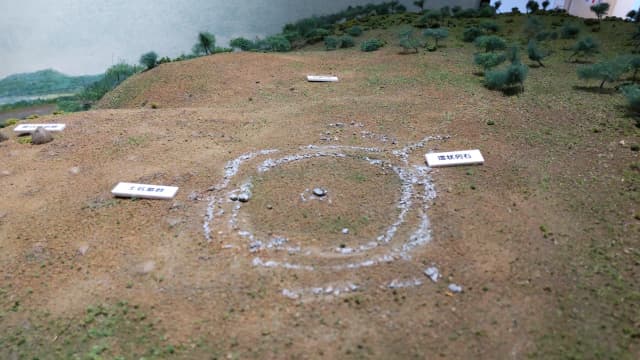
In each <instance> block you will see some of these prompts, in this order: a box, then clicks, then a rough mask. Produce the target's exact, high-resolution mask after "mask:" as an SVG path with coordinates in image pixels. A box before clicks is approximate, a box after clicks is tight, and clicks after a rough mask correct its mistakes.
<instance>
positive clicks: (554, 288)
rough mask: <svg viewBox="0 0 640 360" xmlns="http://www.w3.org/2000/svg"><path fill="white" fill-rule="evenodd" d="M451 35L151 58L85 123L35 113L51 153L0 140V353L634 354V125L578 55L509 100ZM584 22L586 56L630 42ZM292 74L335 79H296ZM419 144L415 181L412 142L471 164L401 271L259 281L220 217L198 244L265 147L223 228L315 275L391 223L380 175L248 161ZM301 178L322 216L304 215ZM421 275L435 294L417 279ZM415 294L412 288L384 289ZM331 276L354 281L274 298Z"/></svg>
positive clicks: (393, 198)
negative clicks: (315, 195) (315, 150)
mask: <svg viewBox="0 0 640 360" xmlns="http://www.w3.org/2000/svg"><path fill="white" fill-rule="evenodd" d="M523 19H524V16H521V17H520V19H519V20H517V21H516V25H512V26H513V29H514V30H513V31H514V32H519V31H520V27H519V26H521V23H522V21H524V20H523ZM503 20H504V19H502V18H500V19H499V20H498V21H499V22H500V21H503ZM508 26H509V25H507V29H508ZM462 27H463V25H462V24H459V26H458V27H457V28H456V29H457V30H455V31H453V33H452V34H451V37H450V38H449V39H448V40H447V41H445V42H444V44H446V46H445V47H443V48H441V49H438V51H435V52H424V51H421V52H420V53H419V54H409V55H402V54H399V51H400V48H399V47H397V46H394V45H392V42H393V41H395V37H394V35H393V31H394V30H393V29H389V30H386V31H383V30H374V31H371V32H368V33H366V34H365V35H363V36H364V37H373V36H380V37H382V38H385V37H386V38H387V40H388V41H389V44H388V45H387V46H385V47H384V48H382V49H381V50H379V51H377V52H372V53H363V52H360V51H359V50H339V51H333V52H325V51H322V50H321V49H320V48H317V49H313V48H312V49H310V50H308V51H300V52H292V53H287V54H259V53H234V54H220V55H213V56H206V57H202V58H198V59H195V60H190V61H183V62H177V63H169V64H164V65H161V66H159V67H158V68H156V69H153V70H151V71H147V72H144V73H142V74H139V75H136V76H134V77H132V78H130V79H128V80H127V81H126V82H125V83H123V84H122V85H121V86H120V87H119V88H117V89H116V90H114V91H113V92H112V93H110V94H108V95H107V96H106V97H105V98H103V100H102V101H101V103H100V106H99V107H100V109H97V110H92V111H88V112H81V113H74V114H68V115H59V116H53V115H51V116H43V117H40V118H39V119H37V120H31V121H32V122H34V121H39V122H55V123H66V124H67V128H66V129H65V130H64V132H61V133H54V134H53V135H54V138H55V140H54V141H53V142H51V143H48V144H44V145H40V146H35V145H31V144H29V143H27V142H26V141H21V138H18V137H16V136H14V135H12V134H11V133H12V128H13V127H8V128H5V129H2V132H3V133H4V134H5V135H8V136H9V137H10V139H9V140H8V141H5V142H2V143H0V159H1V160H0V189H1V193H2V199H1V201H0V354H2V355H0V357H2V358H5V359H18V358H20V359H21V358H25V359H27V358H29V359H31V358H34V357H38V358H74V356H75V357H77V358H91V357H94V358H97V357H101V358H107V359H108V358H117V357H118V356H122V357H123V358H126V359H129V358H131V359H134V358H135V359H138V358H142V357H145V358H200V359H204V358H328V359H331V358H383V359H390V358H419V359H425V358H429V359H433V358H451V359H474V358H486V359H506V358H512V359H522V358H544V359H547V358H576V359H578V358H614V359H634V358H638V356H639V355H640V305H639V304H640V285H639V284H640V283H639V279H640V205H639V203H640V170H639V168H640V159H639V153H638V151H637V147H634V146H633V145H636V146H637V144H639V143H640V130H639V129H638V128H637V127H636V126H635V123H634V120H633V119H632V118H631V117H630V116H629V115H628V114H627V110H626V108H625V99H624V98H623V97H622V95H620V94H618V93H616V92H615V91H613V90H611V91H608V90H605V91H598V90H597V89H594V88H592V87H591V86H594V87H597V85H598V84H596V83H595V82H594V83H588V82H584V81H582V80H578V79H577V77H576V75H575V69H576V66H577V65H576V64H575V63H570V62H566V58H567V57H568V56H569V55H570V52H567V51H563V50H562V48H563V47H568V46H570V45H571V44H572V43H573V42H574V41H573V40H558V41H557V42H555V44H556V45H554V46H555V47H556V53H555V54H554V55H553V56H551V57H550V58H548V60H547V61H546V63H545V65H546V67H545V68H534V67H532V68H531V69H530V72H529V78H528V79H527V81H526V83H525V92H524V93H522V94H520V95H518V96H504V95H502V94H501V93H500V92H496V91H490V90H487V89H486V88H484V87H483V85H482V81H481V78H480V77H478V76H477V75H474V72H477V71H478V69H477V68H476V67H475V66H474V65H473V64H472V57H473V52H474V51H475V49H474V48H473V46H472V45H469V44H466V43H462V42H461V41H460V40H459V39H460V35H459V34H458V33H461V31H462ZM601 27H602V29H601V31H600V32H598V33H597V34H595V35H594V36H596V37H598V38H601V39H604V40H607V39H610V41H609V42H608V43H607V42H605V45H604V48H605V49H606V51H605V52H603V53H602V54H600V55H598V56H599V58H602V59H605V58H607V57H608V56H610V55H611V54H614V53H618V52H622V51H625V49H626V50H629V49H630V46H629V45H628V44H627V40H626V39H627V34H628V33H630V32H631V30H632V29H633V25H632V24H626V23H622V22H604V23H603V24H602V26H601ZM620 34H622V35H620ZM525 62H526V63H528V61H525ZM307 74H335V75H337V76H339V77H340V82H338V83H327V84H320V83H308V82H306V78H305V76H306V75H307ZM608 87H611V85H608ZM336 123H340V125H338V126H336ZM427 136H442V138H441V139H440V140H435V139H434V140H430V141H428V142H427V143H426V145H425V147H424V148H422V149H418V150H416V151H414V152H413V153H411V156H410V157H409V159H408V161H409V164H410V165H411V166H414V165H415V166H424V158H423V155H424V153H426V152H427V151H454V150H464V149H476V148H477V149H480V150H481V151H482V153H483V155H484V158H485V160H486V162H485V164H484V165H483V166H473V167H456V168H442V169H437V170H436V169H433V170H432V171H431V172H430V174H429V176H430V177H431V179H432V181H433V183H434V185H435V190H436V194H437V196H436V198H435V199H434V200H431V201H429V203H428V209H427V214H428V216H429V220H430V224H431V241H430V242H429V243H428V244H426V245H423V246H420V247H418V248H417V249H414V250H413V251H411V253H410V257H407V258H406V259H398V260H396V261H393V262H389V263H382V264H378V265H375V266H370V267H362V268H359V269H354V270H335V271H329V270H327V269H326V268H324V269H319V270H318V271H301V270H295V269H287V268H283V267H273V268H271V267H261V266H255V264H254V259H255V258H256V257H261V258H265V259H266V258H268V257H269V255H268V254H269V253H266V250H259V251H257V252H250V251H249V249H248V240H243V239H242V238H241V237H239V235H237V233H235V232H234V231H229V229H228V225H227V224H226V223H215V221H214V222H213V225H212V228H213V229H212V232H211V236H212V241H211V242H209V241H207V240H206V238H205V235H204V232H203V222H204V221H205V216H206V214H207V207H208V206H209V200H210V197H211V196H214V195H215V196H217V195H219V194H223V193H224V192H217V191H218V190H216V189H215V186H216V184H219V183H220V182H221V181H222V180H223V178H224V176H225V165H226V164H227V162H229V161H230V160H233V159H236V158H238V157H239V156H241V155H242V154H247V153H252V152H257V151H261V150H265V149H278V150H280V155H275V154H272V155H268V156H263V157H261V158H260V159H256V160H252V161H248V162H247V164H246V166H244V165H243V167H242V168H241V169H240V171H239V173H238V176H237V177H234V178H233V179H232V180H231V181H232V182H233V183H232V184H231V185H230V189H231V188H232V187H233V186H240V185H241V181H242V180H243V179H246V178H247V177H251V178H252V179H253V189H252V198H251V200H250V201H249V202H248V203H246V205H243V208H242V212H241V213H240V214H239V218H238V219H239V221H241V226H242V227H247V228H249V229H251V230H252V231H253V232H255V234H263V235H265V236H270V235H274V234H275V235H278V234H283V235H286V236H287V237H289V238H290V241H291V244H290V245H296V244H299V245H301V246H304V247H306V248H311V249H317V251H318V252H319V255H318V256H317V257H316V258H315V259H316V260H317V263H316V265H318V264H319V265H323V264H332V263H333V261H335V259H332V258H330V257H328V256H327V255H326V251H325V249H326V248H330V247H340V246H343V247H345V246H346V247H348V246H354V245H356V246H357V245H359V244H361V243H362V241H360V242H359V240H358V239H361V238H370V237H375V234H378V233H380V231H381V230H382V231H383V230H384V228H385V226H386V224H388V223H390V222H392V221H393V219H395V217H396V216H397V211H398V210H397V208H396V205H395V204H396V202H397V201H398V199H399V197H400V193H401V182H400V180H399V178H398V176H397V175H396V174H395V173H393V172H390V171H386V170H385V169H384V168H381V167H378V166H375V165H371V164H370V163H367V162H366V161H361V160H362V157H363V156H365V155H366V154H362V153H358V151H355V154H354V155H353V156H352V157H349V158H347V159H334V158H317V159H310V160H305V161H300V162H291V163H288V164H285V165H282V166H279V167H276V168H273V169H272V170H270V171H268V172H264V173H258V172H257V171H256V170H255V166H256V165H259V163H260V161H262V160H264V159H266V158H274V159H275V158H278V157H280V156H284V155H289V154H296V153H299V152H300V149H302V148H304V147H306V146H308V145H323V146H328V145H336V146H350V147H366V148H370V147H375V148H378V149H380V153H379V156H380V158H381V159H382V160H388V159H391V158H393V157H394V156H393V155H392V152H393V151H394V150H398V149H402V148H403V147H405V146H407V145H411V144H414V143H417V142H420V141H421V140H423V139H424V138H425V137H427ZM632 148H633V149H636V151H633V149H632ZM120 181H126V182H139V183H147V184H161V185H171V186H179V187H180V190H179V192H178V195H177V197H176V198H175V199H174V200H172V201H158V200H141V199H137V200H132V199H116V198H113V197H112V195H111V194H110V190H111V189H112V188H113V187H114V186H115V184H117V183H118V182H120ZM318 186H319V187H323V188H326V189H327V190H328V194H327V196H328V197H330V199H331V200H332V202H331V203H329V202H327V201H320V200H314V201H307V202H303V201H301V199H300V194H301V193H302V192H304V191H305V190H306V189H313V187H318ZM417 222H418V219H417V218H415V217H409V218H407V223H408V224H409V225H415V224H416V223H417ZM343 228H348V229H349V230H350V232H349V234H346V235H345V234H342V229H343ZM397 236H398V237H404V238H407V237H408V236H410V233H408V231H407V230H402V231H400V232H399V233H398V234H397ZM243 242H244V243H245V245H246V246H226V245H228V244H236V245H237V244H242V243H243ZM262 251H265V252H264V253H261V252H262ZM320 253H322V254H324V255H322V254H320ZM297 256H298V257H299V256H300V255H296V254H287V253H286V252H284V253H280V254H278V258H279V259H280V260H282V259H289V260H290V261H291V262H295V260H296V259H297V258H296V257H297ZM340 256H342V255H341V254H339V253H336V257H340ZM433 265H435V266H436V267H437V268H438V269H439V270H440V272H441V273H442V275H443V277H442V278H441V279H440V280H439V281H438V282H437V283H432V282H431V281H430V280H429V279H428V278H427V277H426V276H425V275H424V274H423V271H424V270H425V269H426V268H427V267H429V266H433ZM415 279H419V280H420V281H422V285H421V286H410V287H405V288H397V289H391V288H389V287H388V286H387V284H389V283H390V282H391V281H393V280H398V281H413V280H415ZM450 283H455V284H460V285H462V286H463V289H464V290H463V292H462V293H456V294H454V293H451V292H450V291H449V290H448V288H447V287H448V285H449V284H450ZM327 284H335V286H342V285H344V284H357V285H358V289H357V290H355V291H352V292H344V293H340V294H336V295H333V294H331V295H321V296H314V295H309V294H307V295H304V296H302V297H300V298H299V299H291V298H289V297H287V296H284V295H283V290H284V289H301V288H312V287H316V286H327Z"/></svg>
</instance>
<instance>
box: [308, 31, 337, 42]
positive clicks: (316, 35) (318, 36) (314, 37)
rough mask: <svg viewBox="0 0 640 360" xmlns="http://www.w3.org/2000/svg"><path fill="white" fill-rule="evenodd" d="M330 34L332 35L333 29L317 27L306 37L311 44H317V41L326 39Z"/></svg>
mask: <svg viewBox="0 0 640 360" xmlns="http://www.w3.org/2000/svg"><path fill="white" fill-rule="evenodd" d="M329 35H331V31H329V30H327V29H322V28H317V29H313V30H311V31H310V32H309V33H308V34H306V35H305V36H304V37H305V39H306V40H307V42H308V43H309V44H315V43H317V42H320V41H322V40H324V38H325V37H327V36H329Z"/></svg>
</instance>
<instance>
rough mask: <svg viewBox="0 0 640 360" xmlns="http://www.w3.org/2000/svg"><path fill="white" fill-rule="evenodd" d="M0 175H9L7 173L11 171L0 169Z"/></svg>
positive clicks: (9, 173)
mask: <svg viewBox="0 0 640 360" xmlns="http://www.w3.org/2000/svg"><path fill="white" fill-rule="evenodd" d="M0 175H1V176H9V175H11V171H9V170H2V171H1V172H0Z"/></svg>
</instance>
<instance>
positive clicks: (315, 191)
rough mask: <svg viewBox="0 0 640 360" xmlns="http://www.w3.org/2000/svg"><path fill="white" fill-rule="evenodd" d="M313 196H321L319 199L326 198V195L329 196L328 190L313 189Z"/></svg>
mask: <svg viewBox="0 0 640 360" xmlns="http://www.w3.org/2000/svg"><path fill="white" fill-rule="evenodd" d="M313 195H315V196H319V197H322V196H325V195H327V190H325V189H323V188H314V189H313Z"/></svg>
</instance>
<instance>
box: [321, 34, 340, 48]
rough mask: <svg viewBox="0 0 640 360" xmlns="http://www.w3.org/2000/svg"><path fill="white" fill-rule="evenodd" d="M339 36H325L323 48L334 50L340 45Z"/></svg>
mask: <svg viewBox="0 0 640 360" xmlns="http://www.w3.org/2000/svg"><path fill="white" fill-rule="evenodd" d="M340 45H341V44H340V38H338V37H337V36H327V37H326V38H324V48H325V49H326V50H327V51H330V50H335V49H337V48H339V47H340Z"/></svg>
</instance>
